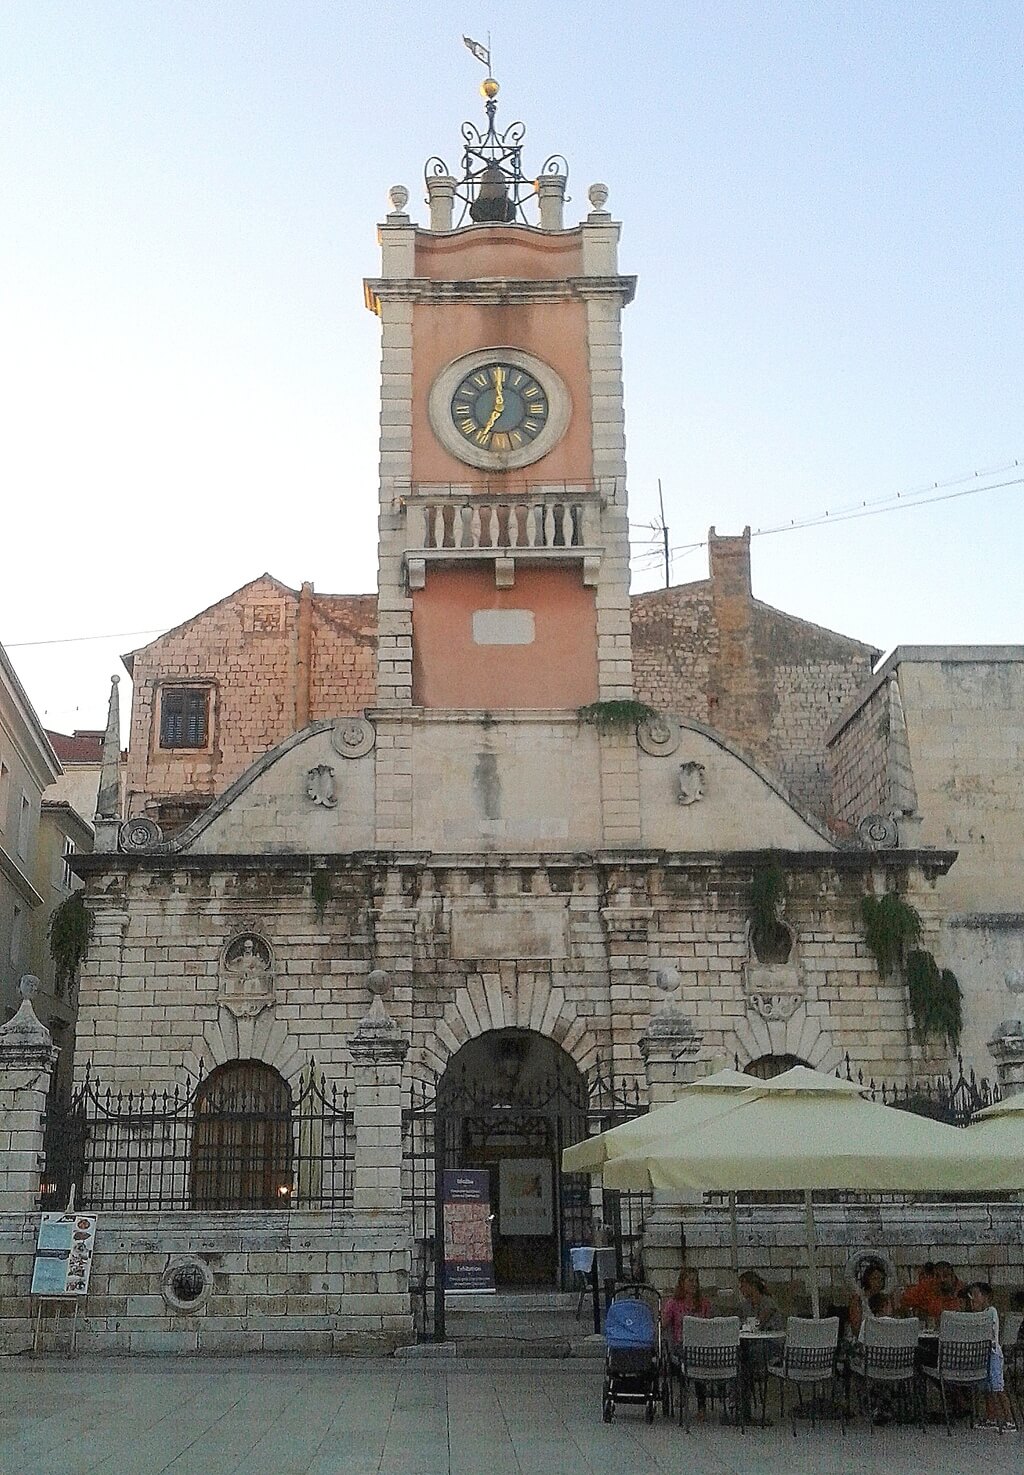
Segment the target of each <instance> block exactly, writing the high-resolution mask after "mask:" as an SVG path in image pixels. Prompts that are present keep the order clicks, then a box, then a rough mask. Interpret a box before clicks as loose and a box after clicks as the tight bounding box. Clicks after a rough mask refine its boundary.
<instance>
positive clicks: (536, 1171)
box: [498, 1157, 555, 1235]
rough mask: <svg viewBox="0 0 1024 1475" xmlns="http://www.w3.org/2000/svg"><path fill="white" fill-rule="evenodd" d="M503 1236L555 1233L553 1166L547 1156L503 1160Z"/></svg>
mask: <svg viewBox="0 0 1024 1475" xmlns="http://www.w3.org/2000/svg"><path fill="white" fill-rule="evenodd" d="M498 1203H499V1205H500V1213H501V1233H502V1234H533V1235H545V1234H553V1233H554V1231H555V1213H554V1203H553V1200H552V1194H551V1163H550V1162H549V1160H548V1159H547V1158H544V1157H522V1158H502V1160H501V1167H500V1172H499V1175H498Z"/></svg>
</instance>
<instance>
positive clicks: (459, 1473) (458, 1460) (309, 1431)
mask: <svg viewBox="0 0 1024 1475" xmlns="http://www.w3.org/2000/svg"><path fill="white" fill-rule="evenodd" d="M599 1392H600V1367H599V1365H594V1364H590V1365H581V1364H579V1363H565V1362H562V1363H554V1362H540V1361H523V1360H519V1361H516V1360H510V1361H503V1362H497V1361H495V1362H485V1361H468V1362H463V1361H451V1362H442V1361H437V1362H431V1363H421V1364H417V1365H415V1366H413V1365H411V1364H410V1363H408V1362H407V1363H404V1364H403V1363H402V1362H397V1361H386V1362H385V1361H364V1360H357V1361H355V1360H354V1361H348V1360H342V1359H335V1360H333V1361H327V1360H317V1359H304V1360H303V1361H301V1362H299V1361H297V1360H288V1361H286V1360H276V1359H275V1360H271V1359H259V1360H251V1361H248V1362H246V1361H243V1360H241V1359H230V1360H228V1359H224V1360H214V1361H198V1360H194V1359H191V1358H189V1359H185V1358H182V1359H175V1360H169V1359H155V1358H154V1359H152V1360H146V1359H132V1360H130V1361H129V1360H125V1359H111V1360H96V1359H92V1360H90V1361H88V1362H83V1361H77V1362H68V1361H65V1360H61V1359H53V1360H45V1361H37V1362H30V1361H27V1360H25V1359H18V1360H17V1361H14V1360H13V1359H8V1360H5V1361H4V1362H3V1363H2V1364H0V1472H2V1475H55V1472H57V1471H64V1470H74V1471H76V1472H80V1475H592V1472H593V1475H598V1472H600V1475H657V1472H661V1471H674V1472H675V1471H678V1472H680V1475H681V1472H683V1471H685V1472H687V1475H704V1472H706V1475H917V1472H918V1471H920V1470H922V1469H927V1470H928V1471H929V1472H930V1475H959V1472H961V1471H962V1470H964V1469H967V1468H970V1467H972V1466H975V1465H976V1466H978V1467H979V1468H983V1469H984V1470H985V1472H986V1475H1003V1472H1005V1475H1011V1472H1012V1475H1018V1472H1019V1470H1020V1467H1021V1454H1022V1449H1024V1443H1022V1440H1021V1438H1020V1437H1019V1436H1017V1437H1014V1436H1011V1435H1005V1436H1000V1435H999V1434H998V1433H996V1432H995V1431H994V1430H992V1431H989V1430H976V1431H974V1433H971V1432H969V1431H968V1430H966V1429H964V1430H957V1431H956V1433H955V1435H954V1437H953V1438H952V1439H949V1438H947V1436H946V1433H945V1431H944V1430H942V1429H937V1428H929V1429H928V1431H927V1432H926V1433H924V1434H921V1433H919V1432H918V1431H917V1430H916V1429H897V1430H893V1429H876V1430H870V1429H869V1428H867V1427H866V1426H864V1425H863V1424H858V1425H856V1426H855V1427H854V1428H853V1429H851V1430H850V1432H849V1433H848V1434H847V1436H846V1438H845V1439H844V1438H842V1437H841V1436H840V1433H839V1430H838V1428H836V1427H832V1426H827V1427H824V1426H819V1428H818V1429H817V1430H811V1429H801V1430H800V1433H799V1436H798V1437H797V1438H796V1439H794V1438H793V1436H792V1434H791V1433H790V1432H789V1429H788V1426H787V1427H786V1428H779V1427H775V1428H770V1429H765V1430H761V1429H753V1430H749V1431H748V1432H747V1433H746V1434H742V1433H740V1431H739V1430H737V1429H729V1428H721V1427H719V1426H718V1425H714V1426H707V1427H695V1429H694V1432H693V1433H692V1434H690V1435H687V1434H686V1433H685V1432H684V1431H683V1430H681V1429H680V1428H678V1427H677V1426H676V1425H675V1424H674V1423H670V1422H668V1421H667V1420H664V1419H661V1418H659V1419H657V1420H656V1422H655V1423H654V1424H653V1425H652V1426H651V1427H647V1426H646V1425H645V1423H644V1421H643V1416H642V1413H641V1412H640V1411H639V1410H633V1409H630V1408H624V1409H621V1410H620V1411H619V1413H618V1414H617V1416H616V1419H615V1422H614V1423H613V1424H612V1425H611V1426H607V1425H605V1424H603V1423H602V1422H601V1416H600V1405H599Z"/></svg>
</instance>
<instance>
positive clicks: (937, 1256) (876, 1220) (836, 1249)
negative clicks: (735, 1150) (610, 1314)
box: [644, 1196, 1024, 1311]
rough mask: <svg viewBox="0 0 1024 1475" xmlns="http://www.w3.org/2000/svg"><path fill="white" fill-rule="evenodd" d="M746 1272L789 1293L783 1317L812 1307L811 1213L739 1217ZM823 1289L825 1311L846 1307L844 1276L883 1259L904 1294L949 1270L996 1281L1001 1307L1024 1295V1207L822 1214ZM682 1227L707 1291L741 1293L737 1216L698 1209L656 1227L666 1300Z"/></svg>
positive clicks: (790, 1210)
mask: <svg viewBox="0 0 1024 1475" xmlns="http://www.w3.org/2000/svg"><path fill="white" fill-rule="evenodd" d="M736 1212H737V1221H738V1225H737V1240H738V1248H739V1255H738V1260H739V1267H740V1269H741V1270H747V1269H749V1270H756V1271H758V1272H759V1273H760V1274H761V1275H763V1276H764V1278H765V1280H767V1281H768V1282H769V1284H770V1286H771V1287H772V1289H773V1290H775V1289H778V1291H779V1292H780V1294H779V1300H780V1304H781V1305H782V1306H783V1308H784V1309H787V1308H789V1309H793V1310H797V1311H799V1310H801V1309H804V1306H805V1301H806V1297H807V1289H806V1288H807V1228H806V1223H805V1219H804V1209H803V1205H802V1204H800V1205H796V1204H793V1205H789V1204H779V1205H772V1206H770V1207H769V1206H761V1205H758V1206H753V1207H750V1206H744V1205H743V1204H740V1205H739V1207H738V1208H737V1211H736ZM814 1223H815V1237H816V1241H817V1259H818V1270H819V1286H820V1288H821V1300H822V1305H823V1307H824V1306H825V1305H826V1304H827V1303H828V1302H829V1301H831V1300H835V1301H837V1302H840V1303H842V1304H845V1303H846V1301H847V1300H848V1299H849V1296H850V1294H851V1291H852V1289H853V1287H852V1286H851V1285H850V1283H849V1281H848V1280H847V1279H846V1275H845V1269H846V1266H847V1264H848V1263H849V1261H850V1260H851V1259H852V1258H853V1256H854V1255H856V1254H859V1253H861V1252H862V1251H864V1250H880V1251H882V1252H884V1253H885V1254H886V1255H887V1256H888V1258H889V1259H890V1260H891V1261H892V1263H893V1265H894V1266H895V1268H896V1272H897V1277H898V1281H899V1284H900V1285H901V1286H906V1285H908V1284H909V1283H910V1282H911V1281H912V1280H914V1279H915V1278H916V1274H917V1271H918V1270H919V1268H920V1266H921V1265H922V1264H923V1263H924V1261H926V1260H949V1261H950V1263H951V1264H952V1265H953V1266H954V1268H955V1269H956V1271H957V1273H958V1274H959V1276H960V1278H961V1279H962V1280H964V1281H970V1280H988V1281H990V1282H991V1284H992V1287H993V1289H994V1291H995V1293H996V1299H997V1301H998V1302H999V1304H1000V1305H1002V1306H1004V1307H1005V1306H1006V1305H1007V1303H1008V1301H1009V1297H1010V1295H1011V1293H1012V1292H1014V1291H1017V1290H1022V1289H1024V1208H1022V1205H1021V1203H1020V1202H1013V1201H1005V1202H993V1203H985V1202H981V1201H978V1202H974V1203H950V1202H948V1201H947V1202H945V1203H942V1202H928V1201H923V1202H915V1201H913V1200H911V1199H907V1200H904V1201H900V1200H899V1199H898V1197H897V1196H890V1198H889V1201H888V1202H886V1201H885V1200H884V1199H883V1198H882V1197H881V1196H879V1197H878V1198H877V1199H875V1200H874V1201H872V1200H870V1199H861V1200H860V1201H859V1202H854V1203H845V1204H837V1203H831V1204H829V1203H818V1204H815V1208H814ZM680 1224H681V1225H682V1229H683V1232H684V1233H685V1236H686V1258H687V1263H688V1264H692V1265H695V1266H696V1267H697V1269H698V1271H699V1272H700V1276H701V1282H702V1284H703V1286H704V1287H705V1289H706V1290H708V1291H709V1292H713V1291H714V1289H715V1288H719V1287H721V1288H723V1289H725V1288H728V1289H729V1290H732V1289H735V1285H736V1278H735V1275H734V1274H733V1271H732V1261H731V1248H730V1237H731V1233H730V1226H729V1213H728V1210H727V1208H726V1207H725V1206H724V1205H721V1204H718V1205H712V1204H693V1205H684V1206H683V1207H682V1208H677V1209H674V1210H671V1211H670V1210H668V1209H667V1208H666V1209H663V1210H661V1211H659V1212H658V1213H657V1214H656V1215H655V1216H654V1218H653V1219H652V1221H651V1223H650V1224H649V1226H648V1230H647V1236H646V1240H645V1248H644V1263H645V1267H646V1270H647V1273H648V1275H649V1276H650V1278H651V1279H652V1281H653V1282H654V1284H655V1285H656V1286H657V1287H658V1288H659V1290H661V1291H663V1292H664V1291H667V1290H669V1289H671V1287H672V1285H673V1284H674V1283H675V1278H676V1276H677V1275H678V1273H679V1266H680V1263H681V1242H680Z"/></svg>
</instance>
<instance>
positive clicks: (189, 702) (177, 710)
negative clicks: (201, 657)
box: [160, 686, 210, 748]
mask: <svg viewBox="0 0 1024 1475" xmlns="http://www.w3.org/2000/svg"><path fill="white" fill-rule="evenodd" d="M209 738H210V688H209V687H208V686H164V687H161V689H160V746H161V748H205V747H206V746H207V745H208V743H209Z"/></svg>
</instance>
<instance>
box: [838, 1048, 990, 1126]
mask: <svg viewBox="0 0 1024 1475" xmlns="http://www.w3.org/2000/svg"><path fill="white" fill-rule="evenodd" d="M956 1066H957V1073H956V1075H955V1076H954V1074H953V1072H952V1070H950V1071H947V1072H946V1074H945V1075H928V1076H922V1077H919V1078H918V1079H916V1080H912V1081H905V1082H902V1083H898V1084H895V1085H894V1084H892V1083H891V1082H887V1081H878V1082H876V1081H875V1079H874V1077H869V1078H868V1079H867V1080H865V1079H864V1072H863V1071H862V1070H858V1071H857V1073H856V1075H854V1073H853V1067H852V1065H851V1063H850V1057H849V1055H847V1056H846V1059H845V1060H844V1062H843V1066H842V1068H841V1069H840V1070H837V1071H836V1075H838V1076H842V1077H844V1078H845V1079H846V1080H848V1081H855V1082H856V1084H857V1085H858V1086H860V1087H862V1088H863V1090H864V1091H865V1093H866V1094H867V1095H868V1096H870V1097H871V1100H872V1101H880V1102H881V1103H882V1104H883V1106H895V1107H896V1108H897V1109H898V1110H899V1111H912V1112H914V1113H915V1114H916V1115H917V1116H926V1117H931V1118H933V1120H935V1121H937V1122H947V1123H948V1124H949V1125H950V1126H953V1127H966V1126H968V1125H969V1124H970V1122H971V1119H972V1117H973V1116H974V1114H975V1112H978V1111H981V1110H982V1109H983V1108H984V1107H986V1106H991V1105H992V1104H993V1102H996V1101H998V1100H999V1085H998V1082H996V1081H991V1082H990V1081H989V1080H988V1079H987V1078H986V1077H985V1076H981V1077H980V1078H979V1077H978V1076H976V1075H975V1073H974V1071H973V1070H970V1071H968V1072H967V1073H966V1074H965V1073H964V1058H963V1056H962V1055H961V1054H959V1052H958V1053H957V1057H956Z"/></svg>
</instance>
